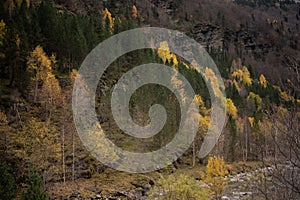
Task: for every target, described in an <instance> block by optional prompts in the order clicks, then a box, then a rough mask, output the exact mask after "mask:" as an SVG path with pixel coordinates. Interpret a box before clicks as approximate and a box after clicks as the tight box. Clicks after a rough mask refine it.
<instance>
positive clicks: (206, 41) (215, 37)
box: [192, 23, 275, 54]
mask: <svg viewBox="0 0 300 200" xmlns="http://www.w3.org/2000/svg"><path fill="white" fill-rule="evenodd" d="M192 35H193V38H194V39H195V40H196V41H197V42H199V43H200V44H201V45H202V46H204V47H206V48H207V49H211V48H213V49H217V50H222V49H225V50H228V47H229V44H236V45H238V46H239V47H240V48H242V49H244V51H246V52H247V53H265V54H266V53H269V52H271V51H274V50H275V48H274V47H273V46H272V45H271V44H268V43H262V42H258V41H257V36H256V33H253V32H250V31H247V30H238V31H233V30H230V29H228V28H226V29H223V28H221V27H219V26H217V25H213V24H209V23H198V24H196V25H195V26H194V27H193V29H192Z"/></svg>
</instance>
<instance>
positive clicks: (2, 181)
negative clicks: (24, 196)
mask: <svg viewBox="0 0 300 200" xmlns="http://www.w3.org/2000/svg"><path fill="white" fill-rule="evenodd" d="M9 170H10V169H9V167H8V165H7V164H6V163H5V162H2V161H1V160H0V177H1V178H0V199H14V198H15V196H16V183H15V179H14V177H13V175H12V174H11V173H10V172H9Z"/></svg>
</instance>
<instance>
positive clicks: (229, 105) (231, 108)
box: [226, 98, 238, 119]
mask: <svg viewBox="0 0 300 200" xmlns="http://www.w3.org/2000/svg"><path fill="white" fill-rule="evenodd" d="M226 112H227V115H229V116H231V117H232V118H233V119H237V117H238V114H237V108H236V107H235V105H234V103H233V101H232V100H231V99H229V98H227V99H226Z"/></svg>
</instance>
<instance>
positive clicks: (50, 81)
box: [41, 73, 63, 119]
mask: <svg viewBox="0 0 300 200" xmlns="http://www.w3.org/2000/svg"><path fill="white" fill-rule="evenodd" d="M62 98H63V97H62V94H61V87H60V85H59V82H58V80H57V79H56V78H55V76H54V75H53V74H52V73H48V75H47V77H46V78H45V81H44V83H43V86H42V90H41V99H42V100H43V102H44V104H45V107H46V111H47V112H49V116H48V117H49V119H50V118H51V114H52V111H53V109H55V108H56V107H58V106H59V105H62V102H63V99H62Z"/></svg>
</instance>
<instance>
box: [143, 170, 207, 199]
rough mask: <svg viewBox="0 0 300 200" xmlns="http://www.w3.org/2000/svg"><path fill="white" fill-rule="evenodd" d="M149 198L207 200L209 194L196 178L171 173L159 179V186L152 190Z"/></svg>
mask: <svg viewBox="0 0 300 200" xmlns="http://www.w3.org/2000/svg"><path fill="white" fill-rule="evenodd" d="M149 199H160V200H175V199H180V200H189V199H194V200H205V199H208V196H207V194H206V192H205V190H204V189H203V188H201V187H200V185H199V184H198V183H197V182H196V180H195V179H194V178H191V177H188V176H187V175H183V174H181V175H179V176H174V175H170V176H168V177H167V178H164V177H161V178H160V179H159V180H158V186H156V187H154V188H153V189H152V190H151V191H150V194H149Z"/></svg>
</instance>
